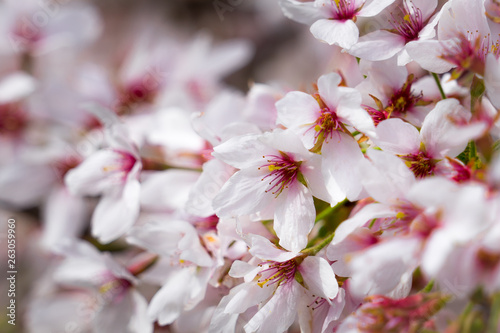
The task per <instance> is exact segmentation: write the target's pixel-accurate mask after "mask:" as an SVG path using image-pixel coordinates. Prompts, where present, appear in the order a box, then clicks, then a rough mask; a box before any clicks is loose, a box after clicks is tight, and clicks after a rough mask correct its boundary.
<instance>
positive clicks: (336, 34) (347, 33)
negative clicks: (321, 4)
mask: <svg viewBox="0 0 500 333" xmlns="http://www.w3.org/2000/svg"><path fill="white" fill-rule="evenodd" d="M311 33H312V34H313V36H314V37H316V38H317V39H319V40H320V41H323V42H325V43H328V44H329V45H333V44H337V45H338V46H340V47H342V48H344V49H349V48H350V47H351V46H353V45H354V44H355V43H356V42H357V41H358V37H359V30H358V27H357V26H356V23H354V22H353V21H352V20H346V21H340V20H326V19H321V20H318V21H316V22H314V24H313V25H312V26H311Z"/></svg>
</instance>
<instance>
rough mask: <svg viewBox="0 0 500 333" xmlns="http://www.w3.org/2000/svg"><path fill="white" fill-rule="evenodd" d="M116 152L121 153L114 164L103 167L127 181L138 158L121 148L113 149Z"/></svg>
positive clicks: (105, 170)
mask: <svg viewBox="0 0 500 333" xmlns="http://www.w3.org/2000/svg"><path fill="white" fill-rule="evenodd" d="M113 151H114V152H115V153H117V154H119V157H118V158H117V159H116V160H114V161H113V164H112V165H108V166H105V167H103V171H104V172H112V173H114V174H115V175H116V177H119V178H120V180H122V181H125V180H126V178H127V176H128V174H129V172H130V171H131V170H132V168H133V167H134V165H135V163H136V162H137V159H136V158H135V157H134V156H133V155H132V154H130V153H128V152H126V151H121V150H116V149H114V150H113Z"/></svg>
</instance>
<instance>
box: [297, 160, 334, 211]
mask: <svg viewBox="0 0 500 333" xmlns="http://www.w3.org/2000/svg"><path fill="white" fill-rule="evenodd" d="M321 163H322V160H321V156H320V155H316V154H314V155H313V156H311V158H310V159H309V160H308V161H307V164H306V165H305V166H304V164H303V165H302V166H301V168H300V171H301V172H302V175H303V176H304V178H305V179H306V182H307V187H308V188H309V189H310V190H311V193H312V195H313V196H314V197H316V198H318V199H320V200H323V201H325V202H333V200H332V197H331V195H330V193H328V189H327V188H326V182H325V179H324V177H323V172H321Z"/></svg>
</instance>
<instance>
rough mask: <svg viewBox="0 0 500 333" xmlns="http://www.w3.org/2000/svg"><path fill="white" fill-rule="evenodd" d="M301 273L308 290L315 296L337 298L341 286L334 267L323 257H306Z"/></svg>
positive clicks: (301, 265)
mask: <svg viewBox="0 0 500 333" xmlns="http://www.w3.org/2000/svg"><path fill="white" fill-rule="evenodd" d="M298 269H299V271H300V274H301V275H302V277H303V278H304V282H305V284H306V286H307V289H309V291H311V293H312V294H313V295H315V296H319V297H322V298H325V299H333V298H335V296H337V293H338V291H339V285H338V283H337V279H336V278H335V274H334V273H333V270H332V267H331V266H330V264H328V261H326V260H325V259H323V258H321V257H311V256H309V257H306V258H305V259H304V261H303V262H302V263H301V264H300V266H299V268H298Z"/></svg>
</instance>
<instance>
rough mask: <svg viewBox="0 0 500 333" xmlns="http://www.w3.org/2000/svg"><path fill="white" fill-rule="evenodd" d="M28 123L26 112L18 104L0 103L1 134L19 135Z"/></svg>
mask: <svg viewBox="0 0 500 333" xmlns="http://www.w3.org/2000/svg"><path fill="white" fill-rule="evenodd" d="M27 123H28V117H27V116H26V113H24V112H23V110H21V109H20V108H19V107H18V106H17V105H16V104H3V105H0V135H11V136H19V135H20V134H21V132H22V131H23V130H24V128H26V125H27Z"/></svg>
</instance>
